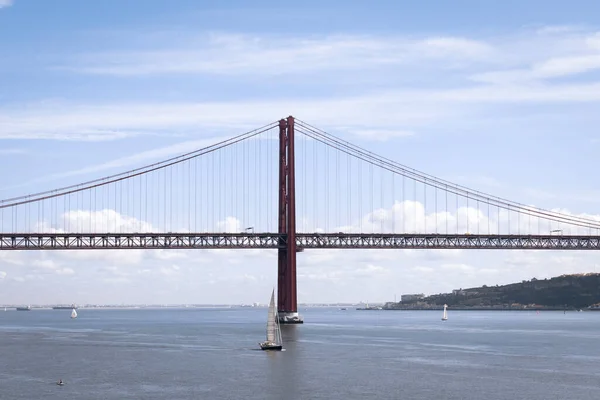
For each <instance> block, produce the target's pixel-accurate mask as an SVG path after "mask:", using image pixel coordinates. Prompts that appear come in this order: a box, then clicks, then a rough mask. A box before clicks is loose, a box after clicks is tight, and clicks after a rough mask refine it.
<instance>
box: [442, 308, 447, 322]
mask: <svg viewBox="0 0 600 400" xmlns="http://www.w3.org/2000/svg"><path fill="white" fill-rule="evenodd" d="M447 308H448V306H447V305H446V304H444V314H443V315H442V321H445V320H447V319H448V311H447V310H446V309H447Z"/></svg>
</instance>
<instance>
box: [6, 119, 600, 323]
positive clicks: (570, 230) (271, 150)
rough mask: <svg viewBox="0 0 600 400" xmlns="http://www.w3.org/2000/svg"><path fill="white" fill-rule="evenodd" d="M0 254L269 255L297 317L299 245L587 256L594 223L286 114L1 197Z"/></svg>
mask: <svg viewBox="0 0 600 400" xmlns="http://www.w3.org/2000/svg"><path fill="white" fill-rule="evenodd" d="M0 221H1V222H0V250H5V251H7V250H75V249H77V250H85V249H249V248H259V249H277V252H278V289H277V290H278V310H279V313H280V318H281V321H282V322H284V323H286V322H287V323H301V322H302V320H301V318H300V317H299V316H298V313H297V298H296V297H297V294H296V255H297V253H298V252H302V251H304V250H309V249H334V248H335V249H410V248H412V249H505V250H506V249H531V250H543V249H545V250H600V231H599V230H600V221H598V220H595V219H591V218H585V217H579V216H574V215H571V214H566V213H559V212H555V211H551V210H545V209H541V208H536V207H531V206H527V205H525V204H522V203H518V202H514V201H510V200H507V199H503V198H500V197H497V196H492V195H489V194H486V193H482V192H479V191H476V190H472V189H469V188H466V187H464V186H462V185H458V184H455V183H452V182H449V181H446V180H444V179H440V178H437V177H435V176H433V175H429V174H426V173H424V172H420V171H417V170H415V169H412V168H409V167H407V166H405V165H402V164H399V163H397V162H395V161H393V160H391V159H388V158H385V157H381V156H378V155H377V154H374V153H372V152H370V151H368V150H366V149H364V148H361V147H359V146H356V145H353V144H352V143H349V142H347V141H345V140H343V139H341V138H339V137H337V136H335V135H332V134H331V133H328V132H325V131H323V130H321V129H318V128H316V127H314V126H312V125H310V124H308V123H306V122H303V121H301V120H296V119H294V118H293V117H291V116H290V117H288V118H286V119H282V120H280V121H276V122H273V123H271V124H268V125H265V126H263V127H261V128H259V129H256V130H253V131H249V132H246V133H244V134H241V135H238V136H236V137H233V138H230V139H227V140H223V141H221V142H219V143H216V144H214V145H211V146H209V147H205V148H202V149H199V150H196V151H192V152H189V153H186V154H183V155H180V156H177V157H173V158H170V159H168V160H164V161H162V162H158V163H154V164H151V165H146V166H143V167H140V168H136V169H133V170H130V171H126V172H123V173H119V174H115V175H111V176H107V177H103V178H100V179H96V180H92V181H88V182H83V183H80V184H77V185H70V186H67V187H62V188H59V189H55V190H50V191H44V192H40V193H34V194H29V195H25V196H21V197H14V198H10V199H6V200H2V201H0Z"/></svg>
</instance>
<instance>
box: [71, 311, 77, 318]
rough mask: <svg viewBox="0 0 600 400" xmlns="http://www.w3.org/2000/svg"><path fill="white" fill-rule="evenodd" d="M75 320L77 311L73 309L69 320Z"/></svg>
mask: <svg viewBox="0 0 600 400" xmlns="http://www.w3.org/2000/svg"><path fill="white" fill-rule="evenodd" d="M74 318H77V311H75V309H73V311H71V319H74Z"/></svg>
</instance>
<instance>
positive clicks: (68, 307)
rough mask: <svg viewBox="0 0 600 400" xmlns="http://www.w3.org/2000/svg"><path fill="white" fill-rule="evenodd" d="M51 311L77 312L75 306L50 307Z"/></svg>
mask: <svg viewBox="0 0 600 400" xmlns="http://www.w3.org/2000/svg"><path fill="white" fill-rule="evenodd" d="M52 309H53V310H77V306H76V305H75V304H71V305H70V306H55V307H52Z"/></svg>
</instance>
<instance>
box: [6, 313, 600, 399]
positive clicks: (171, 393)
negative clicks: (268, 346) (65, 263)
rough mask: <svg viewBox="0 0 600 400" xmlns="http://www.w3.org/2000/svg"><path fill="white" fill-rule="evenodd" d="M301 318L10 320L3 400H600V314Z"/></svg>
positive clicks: (11, 316) (21, 316)
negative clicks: (278, 342) (273, 345)
mask: <svg viewBox="0 0 600 400" xmlns="http://www.w3.org/2000/svg"><path fill="white" fill-rule="evenodd" d="M300 311H301V313H302V315H303V316H304V318H305V321H306V323H305V324H304V325H300V326H283V327H282V328H283V332H282V333H283V339H284V347H285V350H286V351H283V352H263V351H260V350H257V349H258V342H259V341H260V340H263V338H264V336H265V322H266V314H267V310H266V309H265V308H232V309H195V308H187V309H156V310H149V309H136V310H116V309H112V310H97V309H80V310H79V318H77V319H76V320H71V319H70V318H69V314H70V311H68V310H63V311H58V310H45V311H44V310H34V311H30V312H16V311H7V312H0V399H10V400H17V399H26V400H33V399H41V398H44V399H281V400H287V399H344V400H348V399H448V400H450V399H461V400H468V399H473V400H482V399H484V400H500V399H507V400H508V399H510V400H517V399H527V400H536V399H539V400H552V399H557V400H558V399H560V400H567V399H574V400H575V399H576V400H587V399H590V400H591V399H594V400H597V399H599V398H600V345H599V343H600V312H580V313H576V312H567V313H566V314H563V312H541V313H539V314H536V313H535V312H508V311H507V312H504V311H491V312H479V311H471V312H469V311H463V312H460V311H455V312H452V311H450V312H449V320H448V321H445V322H442V321H441V313H440V312H439V311H383V310H382V311H356V310H351V309H349V310H347V311H343V310H340V309H336V308H309V309H305V310H300ZM58 379H63V380H64V381H65V382H66V385H65V386H62V387H60V386H57V385H56V384H55V382H56V381H57V380H58Z"/></svg>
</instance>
